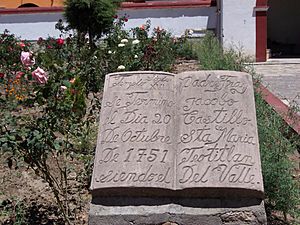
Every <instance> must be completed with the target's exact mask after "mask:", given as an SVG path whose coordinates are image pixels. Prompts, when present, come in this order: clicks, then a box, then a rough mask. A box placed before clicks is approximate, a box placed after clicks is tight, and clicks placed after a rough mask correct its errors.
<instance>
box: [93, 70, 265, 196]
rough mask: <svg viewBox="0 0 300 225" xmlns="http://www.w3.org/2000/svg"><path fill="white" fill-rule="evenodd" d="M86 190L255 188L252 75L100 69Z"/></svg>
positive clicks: (257, 173) (256, 151) (259, 187)
mask: <svg viewBox="0 0 300 225" xmlns="http://www.w3.org/2000/svg"><path fill="white" fill-rule="evenodd" d="M100 122H101V123H100V131H99V137H98V143H97V152H96V157H95V163H94V172H93V180H92V189H93V190H95V189H100V188H113V187H145V188H147V187H151V188H155V187H157V188H166V189H172V190H179V189H186V188H198V187H201V188H241V189H251V190H257V191H260V192H262V191H263V184H262V176H261V168H260V157H259V147H258V136H257V128H256V117H255V106H254V96H253V87H252V79H251V77H250V75H248V74H246V73H238V72H230V71H201V72H188V73H182V74H178V75H174V74H169V73H160V72H158V73H155V72H153V73H152V72H151V73H150V72H132V73H126V72H124V73H116V74H109V75H107V76H106V81H105V89H104V96H103V102H102V109H101V120H100Z"/></svg>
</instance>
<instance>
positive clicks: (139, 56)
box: [105, 17, 176, 71]
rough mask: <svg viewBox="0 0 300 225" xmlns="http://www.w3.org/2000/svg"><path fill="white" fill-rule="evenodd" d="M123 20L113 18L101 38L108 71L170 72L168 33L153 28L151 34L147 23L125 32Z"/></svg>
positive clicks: (172, 57)
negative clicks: (105, 33)
mask: <svg viewBox="0 0 300 225" xmlns="http://www.w3.org/2000/svg"><path fill="white" fill-rule="evenodd" d="M127 20H128V18H126V17H122V18H119V19H117V20H116V22H115V24H114V28H113V29H112V31H111V32H110V33H109V34H108V37H107V39H105V42H106V43H107V49H108V50H107V53H108V54H109V57H108V65H109V70H110V71H115V70H116V69H118V70H127V71H133V70H154V71H170V70H171V69H172V65H173V64H174V62H175V57H176V55H175V45H174V38H173V37H172V35H171V33H169V32H168V31H166V30H165V29H162V28H160V27H156V28H154V30H153V32H152V34H151V33H150V32H151V31H150V21H147V22H146V23H145V24H142V25H141V26H140V27H136V28H133V29H131V30H130V31H128V32H127V31H125V30H124V23H125V22H126V21H127Z"/></svg>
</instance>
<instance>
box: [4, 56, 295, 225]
mask: <svg viewBox="0 0 300 225" xmlns="http://www.w3.org/2000/svg"><path fill="white" fill-rule="evenodd" d="M198 68H199V66H198V64H197V62H196V61H192V60H189V61H187V60H180V61H178V62H177V64H176V66H175V67H174V73H180V72H183V71H191V70H198ZM292 159H293V160H294V161H295V165H298V167H297V166H296V168H297V169H298V170H297V171H296V172H297V173H295V176H296V177H295V178H296V179H297V176H298V178H300V177H299V174H300V170H299V167H300V159H299V155H296V154H295V156H293V157H292ZM10 167H11V168H10ZM76 170H77V171H75V175H76V174H79V173H80V172H81V171H82V170H84V168H83V165H78V166H77V167H76ZM70 182H72V192H71V193H73V194H74V195H73V196H72V195H71V196H70V198H71V199H72V198H77V199H76V202H77V203H76V204H75V205H73V206H72V210H74V212H77V214H76V218H74V219H73V220H72V223H74V224H76V225H80V224H82V225H87V224H88V210H89V203H90V201H91V195H90V193H89V191H88V189H87V187H86V188H82V185H81V184H80V183H79V181H77V180H76V176H74V177H70ZM78 198H80V199H78ZM74 202H75V201H74ZM58 215H59V209H58V208H57V206H56V204H55V199H54V196H53V194H52V192H51V189H50V187H49V185H48V184H47V183H45V182H44V181H43V180H42V179H41V178H40V177H39V176H37V175H36V174H35V173H34V172H33V171H32V170H31V169H30V168H27V167H26V165H18V168H16V164H15V162H13V164H12V165H10V162H9V160H7V156H6V155H2V156H0V223H1V224H3V225H13V224H20V225H21V224H22V223H16V221H22V218H27V220H28V221H29V224H30V225H41V224H45V225H54V224H58V225H59V224H63V222H62V220H61V219H59V217H58ZM278 216H280V214H278V215H274V218H273V219H271V220H270V221H269V224H270V225H283V224H285V223H284V222H283V221H282V220H281V219H279V218H278Z"/></svg>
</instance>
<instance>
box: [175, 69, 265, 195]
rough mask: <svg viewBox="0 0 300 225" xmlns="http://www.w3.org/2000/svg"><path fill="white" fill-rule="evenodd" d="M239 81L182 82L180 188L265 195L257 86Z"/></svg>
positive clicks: (213, 77) (207, 76)
mask: <svg viewBox="0 0 300 225" xmlns="http://www.w3.org/2000/svg"><path fill="white" fill-rule="evenodd" d="M238 75H240V74H232V72H206V73H200V74H199V73H196V74H190V73H189V74H187V73H185V74H181V75H180V76H178V84H177V85H178V86H177V87H178V90H179V93H178V97H177V99H179V101H178V107H179V110H178V114H179V118H178V127H179V134H178V136H179V139H178V145H177V166H176V169H177V188H188V187H235V188H239V187H241V188H243V187H244V188H250V189H258V190H260V189H261V187H262V183H261V181H262V178H261V174H260V172H259V171H260V161H259V160H260V159H259V153H258V138H257V131H256V119H255V108H254V100H253V90H252V83H251V82H252V81H251V79H249V78H250V76H249V75H244V74H243V75H244V76H238Z"/></svg>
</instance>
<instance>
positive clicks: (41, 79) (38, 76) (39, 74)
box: [31, 67, 48, 84]
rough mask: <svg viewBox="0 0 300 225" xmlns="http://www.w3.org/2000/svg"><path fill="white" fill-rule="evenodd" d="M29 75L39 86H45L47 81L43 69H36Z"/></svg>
mask: <svg viewBox="0 0 300 225" xmlns="http://www.w3.org/2000/svg"><path fill="white" fill-rule="evenodd" d="M31 74H32V77H33V78H34V79H35V80H36V81H37V82H38V83H40V84H45V83H47V81H48V77H47V74H46V72H45V71H44V70H43V69H41V68H40V67H38V68H37V69H36V70H35V71H33V72H32V73H31Z"/></svg>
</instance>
